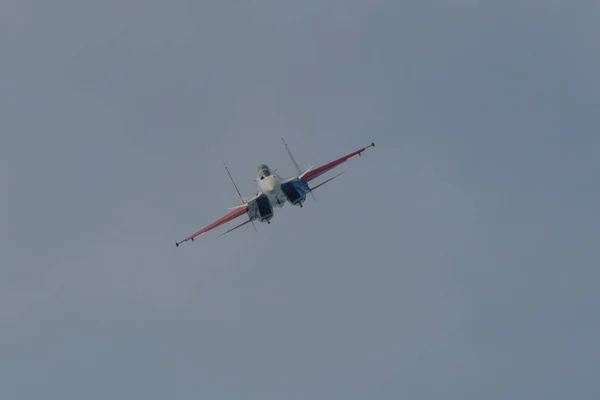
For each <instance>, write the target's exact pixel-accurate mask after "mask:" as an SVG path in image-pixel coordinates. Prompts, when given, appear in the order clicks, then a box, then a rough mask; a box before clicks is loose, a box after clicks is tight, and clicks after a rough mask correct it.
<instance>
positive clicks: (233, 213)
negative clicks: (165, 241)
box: [179, 204, 248, 243]
mask: <svg viewBox="0 0 600 400" xmlns="http://www.w3.org/2000/svg"><path fill="white" fill-rule="evenodd" d="M247 210H248V206H247V205H246V204H244V205H241V206H239V207H238V208H236V209H234V210H233V211H231V212H230V213H229V214H227V215H225V216H224V217H222V218H220V219H218V220H216V221H215V222H213V223H212V224H210V225H207V226H206V227H204V228H202V229H201V230H199V231H198V232H196V233H194V234H193V235H190V236H188V237H186V238H185V239H184V240H183V241H182V242H187V241H188V240H191V239H193V238H195V237H196V236H198V235H201V234H203V233H204V232H208V231H210V230H211V229H214V228H216V227H217V226H219V225H223V224H224V223H226V222H229V221H231V220H232V219H234V218H237V217H239V216H240V215H243V214H245V213H246V211H247ZM182 242H179V243H182Z"/></svg>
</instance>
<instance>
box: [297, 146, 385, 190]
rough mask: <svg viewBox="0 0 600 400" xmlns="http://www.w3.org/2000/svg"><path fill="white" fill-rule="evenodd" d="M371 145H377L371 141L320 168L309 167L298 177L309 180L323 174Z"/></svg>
mask: <svg viewBox="0 0 600 400" xmlns="http://www.w3.org/2000/svg"><path fill="white" fill-rule="evenodd" d="M369 147H375V143H371V144H370V145H368V146H366V147H363V148H362V149H358V150H356V151H354V152H352V153H350V154H346V155H345V156H343V157H340V158H338V159H337V160H333V161H331V162H329V163H327V164H324V165H322V166H320V167H318V168H314V169H313V168H312V167H311V168H309V169H308V170H306V171H304V172H303V173H302V174H300V176H298V178H300V179H302V180H303V181H305V182H309V181H311V180H313V179H315V178H317V177H319V176H321V175H323V174H324V173H326V172H328V171H330V170H332V169H333V168H335V167H337V166H338V165H340V164H342V163H344V162H346V161H347V160H348V159H349V158H352V157H354V156H355V155H357V154H358V155H361V153H362V152H363V151H365V150H366V149H368V148H369Z"/></svg>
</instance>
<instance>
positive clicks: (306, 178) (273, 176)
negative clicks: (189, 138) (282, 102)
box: [175, 138, 375, 247]
mask: <svg viewBox="0 0 600 400" xmlns="http://www.w3.org/2000/svg"><path fill="white" fill-rule="evenodd" d="M281 140H282V141H283V144H284V145H285V148H286V150H287V153H288V155H289V156H290V158H291V160H292V162H293V163H294V166H295V167H296V171H297V175H295V176H292V177H289V178H282V177H281V176H279V175H278V174H277V172H276V171H275V170H272V169H271V168H269V166H268V165H266V164H260V165H259V166H258V168H257V170H256V171H257V172H256V182H257V185H258V191H257V192H256V194H255V195H254V196H253V197H252V198H250V199H249V200H244V198H243V197H242V195H241V194H240V191H239V190H238V187H237V185H236V184H235V182H234V180H233V178H232V177H231V173H230V172H229V169H227V166H225V169H226V170H227V174H228V175H229V178H230V179H231V182H232V183H233V186H234V187H235V190H236V191H237V193H238V196H240V199H241V201H242V204H240V205H238V206H235V207H231V208H230V210H232V211H230V212H229V213H228V214H227V215H225V216H223V217H222V218H219V219H218V220H216V221H214V222H213V223H211V224H209V225H207V226H205V227H204V228H202V229H201V230H199V231H198V232H196V233H194V234H192V235H190V236H188V237H186V238H185V239H183V240H182V241H179V242H175V245H176V246H177V247H179V245H180V244H181V243H184V242H187V241H189V240H192V241H193V240H194V238H196V237H197V236H199V235H201V234H203V233H205V232H208V231H210V230H212V229H214V228H216V227H218V226H221V225H223V224H225V223H227V222H229V221H232V220H234V219H236V218H238V217H241V216H244V215H245V216H246V217H247V220H246V221H244V222H242V223H241V224H239V225H237V226H235V227H233V228H231V229H229V230H228V231H226V232H224V233H222V234H221V235H219V237H220V236H223V235H225V234H226V233H229V232H231V231H233V230H235V229H238V228H241V227H242V226H244V225H246V224H248V223H252V225H254V221H255V220H256V221H259V222H266V223H267V224H270V223H271V219H272V218H273V215H274V212H273V208H274V207H278V208H281V207H283V206H284V204H285V203H290V204H292V205H294V206H298V207H302V206H303V203H304V202H305V200H306V195H307V194H308V193H310V194H311V195H312V196H313V197H314V194H313V191H314V190H316V189H317V188H319V187H321V186H323V185H324V184H326V183H328V182H330V181H332V180H333V179H335V178H337V177H338V176H340V175H341V174H343V172H341V173H339V174H337V175H334V176H333V177H331V178H329V179H327V180H326V181H324V182H321V183H319V184H318V185H315V186H312V187H311V186H310V185H309V182H311V181H312V180H313V179H315V178H318V177H319V176H321V175H323V174H325V173H326V172H329V171H330V170H332V169H333V168H335V167H337V166H339V165H341V164H343V163H344V162H346V161H347V160H348V159H350V158H352V157H354V156H356V155H359V156H360V155H362V153H363V152H364V151H365V150H367V149H368V148H369V147H375V143H371V144H370V145H368V146H366V147H363V148H361V149H358V150H356V151H354V152H352V153H349V154H346V155H345V156H343V157H340V158H338V159H336V160H333V161H331V162H329V163H327V164H324V165H321V166H320V167H315V166H314V165H311V166H309V167H308V168H307V169H306V170H305V171H302V170H301V169H300V167H299V166H298V163H297V162H296V160H295V159H294V156H293V155H292V153H291V151H290V149H289V147H288V145H287V143H286V142H285V140H284V139H283V138H281ZM254 229H256V226H255V227H254Z"/></svg>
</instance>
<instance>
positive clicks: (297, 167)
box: [281, 138, 317, 201]
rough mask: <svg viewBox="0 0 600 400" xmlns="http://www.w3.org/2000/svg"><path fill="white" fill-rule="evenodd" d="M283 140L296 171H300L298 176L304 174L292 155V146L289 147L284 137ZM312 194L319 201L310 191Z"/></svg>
mask: <svg viewBox="0 0 600 400" xmlns="http://www.w3.org/2000/svg"><path fill="white" fill-rule="evenodd" d="M281 141H282V142H283V144H284V145H285V149H286V150H287V153H288V154H289V156H290V158H291V159H292V162H293V163H294V166H295V167H296V172H298V176H300V175H301V174H302V170H300V167H299V166H298V163H297V162H296V160H295V159H294V156H293V155H292V152H291V151H290V148H289V147H288V145H287V143H286V142H285V140H283V138H281ZM310 194H311V196H312V197H313V199H314V200H315V201H317V198H316V197H315V195H314V194H313V192H310Z"/></svg>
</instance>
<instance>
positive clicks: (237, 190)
mask: <svg viewBox="0 0 600 400" xmlns="http://www.w3.org/2000/svg"><path fill="white" fill-rule="evenodd" d="M223 165H225V170H226V171H227V175H229V179H231V183H233V187H234V188H235V191H236V192H237V194H238V196H240V200H241V201H242V204H245V203H246V202H245V201H244V198H243V197H242V194H241V193H240V190H239V189H238V187H237V185H236V184H235V181H234V180H233V177H232V176H231V172H229V168H227V164H225V163H223ZM250 222H252V226H253V227H254V230H256V226H255V225H254V221H252V219H250Z"/></svg>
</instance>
